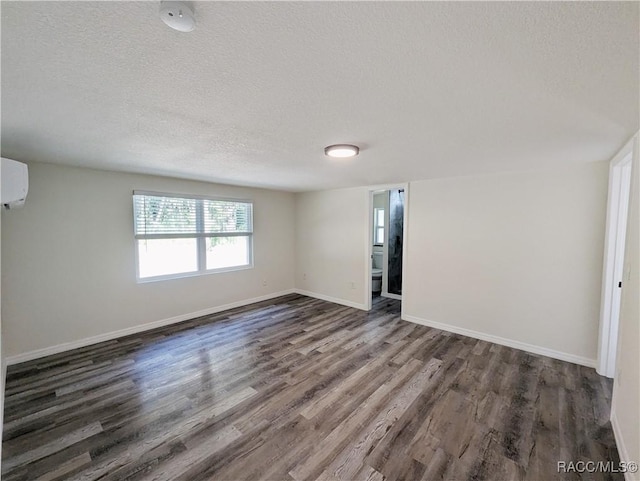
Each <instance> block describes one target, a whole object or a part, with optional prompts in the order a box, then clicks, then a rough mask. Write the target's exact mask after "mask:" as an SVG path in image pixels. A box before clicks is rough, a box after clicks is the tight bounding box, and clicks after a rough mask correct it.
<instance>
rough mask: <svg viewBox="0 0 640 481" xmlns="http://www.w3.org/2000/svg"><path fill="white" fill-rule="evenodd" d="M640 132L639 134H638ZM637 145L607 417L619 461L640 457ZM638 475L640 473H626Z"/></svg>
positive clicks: (639, 173)
mask: <svg viewBox="0 0 640 481" xmlns="http://www.w3.org/2000/svg"><path fill="white" fill-rule="evenodd" d="M639 135H640V134H639ZM639 150H640V146H639V145H638V136H636V139H635V148H634V155H633V167H632V169H633V170H632V181H631V182H632V184H631V199H630V210H629V222H628V224H627V236H626V245H625V257H624V273H625V278H624V279H623V287H622V305H621V309H620V324H619V331H618V333H619V337H618V359H617V362H616V377H615V378H614V382H613V400H612V402H611V421H612V424H613V428H614V432H615V434H616V441H617V444H618V451H619V452H620V457H621V459H622V460H623V461H626V462H629V461H635V462H639V461H640V232H639V231H640V158H639V155H640V152H639ZM627 479H640V474H637V473H636V474H635V475H631V476H629V475H628V476H627Z"/></svg>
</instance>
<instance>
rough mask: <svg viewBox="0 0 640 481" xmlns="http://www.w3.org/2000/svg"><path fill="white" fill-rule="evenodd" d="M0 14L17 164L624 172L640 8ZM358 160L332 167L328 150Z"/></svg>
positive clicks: (331, 6)
mask: <svg viewBox="0 0 640 481" xmlns="http://www.w3.org/2000/svg"><path fill="white" fill-rule="evenodd" d="M194 6H195V11H196V17H197V27H196V30H194V31H193V32H191V33H180V32H176V31H173V30H171V29H169V28H168V27H167V26H166V25H165V24H164V23H162V21H161V20H160V18H159V15H158V10H159V2H9V1H2V3H1V14H2V44H1V55H2V156H4V157H10V158H14V159H17V160H23V161H43V162H55V163H61V164H70V165H80V166H87V167H95V168H101V169H108V170H122V171H131V172H144V173H153V174H160V175H170V176H176V177H185V178H193V179H202V180H210V181H222V182H226V183H233V184H243V185H257V186H264V187H269V188H279V189H285V190H291V191H303V190H316V189H324V188H334V187H346V186H356V185H373V184H383V183H391V182H401V181H408V180H416V179H427V178H434V177H446V176H458V175H470V174H478V173H488V172H504V171H516V170H531V169H536V168H550V167H554V166H562V165H566V164H571V163H576V162H589V161H597V160H606V159H609V158H610V157H611V156H612V155H613V154H614V153H615V151H616V150H617V149H618V148H620V147H621V146H622V144H623V143H624V142H625V141H626V140H627V139H628V138H629V137H630V136H631V135H633V133H634V132H635V131H637V130H638V128H639V126H638V116H639V107H638V105H639V83H640V80H639V70H640V67H639V58H640V47H639V43H640V41H639V33H640V26H639V25H640V19H639V16H640V14H639V3H638V2H620V3H617V2H602V3H598V2H558V3H553V2H551V3H550V2H531V3H529V2H496V3H485V2H470V3H466V2H465V3H462V2H443V3H436V2H425V3H420V2H408V3H404V2H402V3H401V2H388V3H382V2H348V3H341V2H317V3H316V2H299V3H289V2H273V3H271V2H196V3H195V4H194ZM344 142H349V143H356V144H358V145H359V146H360V147H361V149H362V150H361V154H360V155H359V156H358V157H357V158H355V159H351V160H329V159H328V158H325V157H324V155H323V148H324V147H325V146H326V145H328V144H332V143H344Z"/></svg>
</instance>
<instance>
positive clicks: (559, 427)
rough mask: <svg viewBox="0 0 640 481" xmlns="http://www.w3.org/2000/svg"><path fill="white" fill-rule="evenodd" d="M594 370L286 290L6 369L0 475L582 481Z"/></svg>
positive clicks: (601, 450) (599, 430) (594, 427)
mask: <svg viewBox="0 0 640 481" xmlns="http://www.w3.org/2000/svg"><path fill="white" fill-rule="evenodd" d="M610 394H611V384H610V382H609V381H608V380H607V379H605V378H602V377H600V376H598V375H597V374H596V373H595V371H594V370H593V369H588V368H585V367H581V366H577V365H574V364H569V363H566V362H561V361H556V360H553V359H549V358H545V357H541V356H536V355H532V354H528V353H525V352H523V351H518V350H515V349H511V348H507V347H502V346H498V345H495V344H491V343H488V342H484V341H478V340H475V339H471V338H468V337H464V336H459V335H455V334H451V333H447V332H443V331H439V330H437V329H431V328H427V327H423V326H419V325H416V324H411V323H408V322H405V321H401V320H400V315H399V303H398V301H393V300H388V299H383V298H378V299H376V302H375V305H374V309H373V310H372V311H371V312H368V313H367V312H363V311H359V310H356V309H352V308H349V307H343V306H340V305H336V304H332V303H329V302H325V301H320V300H317V299H311V298H308V297H304V296H299V295H290V296H286V297H281V298H278V299H276V300H272V301H267V302H262V303H259V304H253V305H250V306H245V307H243V308H239V309H233V310H230V311H225V312H223V313H218V314H215V315H211V316H206V317H202V318H198V319H194V320H192V321H187V322H183V323H180V324H176V325H173V326H169V327H165V328H161V329H156V330H153V331H149V332H146V333H143V334H138V335H133V336H129V337H124V338H121V339H118V340H114V341H109V342H103V343H101V344H96V345H93V346H90V347H86V348H82V349H77V350H74V351H71V352H67V353H64V354H59V355H55V356H50V357H47V358H43V359H39V360H36V361H32V362H27V363H23V364H20V365H16V366H11V367H10V368H9V372H8V377H7V383H6V399H5V403H6V407H5V414H4V416H5V417H4V420H5V421H4V423H5V424H4V439H3V449H2V457H3V459H2V479H3V480H4V481H16V480H40V481H45V480H46V481H53V480H62V479H69V480H103V481H115V480H125V479H126V480H145V481H146V480H156V481H160V480H166V481H198V480H216V481H227V480H228V481H235V480H287V481H307V480H316V479H318V480H323V481H329V480H370V481H382V480H389V481H391V480H401V479H404V480H426V481H432V480H441V479H442V480H492V481H500V480H509V481H511V480H535V481H552V480H560V479H563V480H577V479H593V480H597V479H615V480H622V479H623V477H622V475H621V474H619V473H618V474H615V473H614V474H606V473H593V474H588V473H584V474H582V475H579V474H576V473H567V474H565V473H558V472H557V470H558V468H557V463H558V461H565V462H569V461H574V462H576V461H588V460H591V461H605V462H606V461H612V462H614V463H617V462H618V461H619V459H618V454H617V450H616V447H615V443H614V439H613V434H612V431H611V426H610V424H609V422H608V417H609V404H610Z"/></svg>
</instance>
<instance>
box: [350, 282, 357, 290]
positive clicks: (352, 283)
mask: <svg viewBox="0 0 640 481" xmlns="http://www.w3.org/2000/svg"><path fill="white" fill-rule="evenodd" d="M355 288H356V283H355V282H353V281H351V289H355Z"/></svg>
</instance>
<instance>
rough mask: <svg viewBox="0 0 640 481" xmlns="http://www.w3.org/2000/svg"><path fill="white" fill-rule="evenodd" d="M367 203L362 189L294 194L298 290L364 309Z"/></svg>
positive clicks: (367, 232)
mask: <svg viewBox="0 0 640 481" xmlns="http://www.w3.org/2000/svg"><path fill="white" fill-rule="evenodd" d="M368 203H369V191H368V189H366V188H353V189H338V190H328V191H321V192H305V193H301V194H296V264H295V265H296V287H297V288H298V289H300V290H301V291H302V292H304V293H306V294H309V295H313V296H316V297H320V298H322V299H327V300H333V301H334V302H340V303H342V304H346V305H351V306H353V307H357V308H360V309H366V305H365V283H366V282H365V281H366V277H367V276H368V275H369V273H370V270H369V266H368V264H366V263H365V261H366V259H365V256H366V255H367V254H366V252H367V251H365V249H366V246H367V243H368V242H369V239H370V237H369V222H368V216H369V212H368ZM353 286H355V288H354V287H353Z"/></svg>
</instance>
